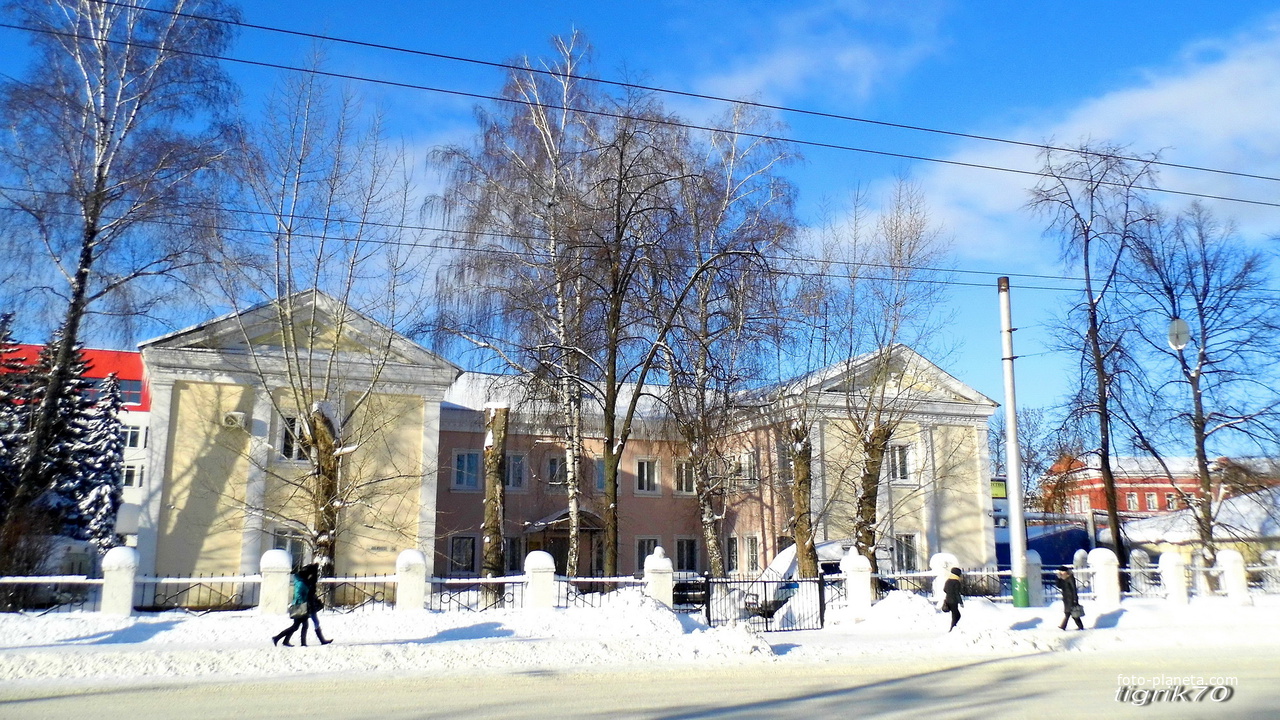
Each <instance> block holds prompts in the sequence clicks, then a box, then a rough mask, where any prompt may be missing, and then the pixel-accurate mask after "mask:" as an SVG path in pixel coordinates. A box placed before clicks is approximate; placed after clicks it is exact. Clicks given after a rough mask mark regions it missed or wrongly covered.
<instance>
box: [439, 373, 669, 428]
mask: <svg viewBox="0 0 1280 720" xmlns="http://www.w3.org/2000/svg"><path fill="white" fill-rule="evenodd" d="M528 389H529V386H528V381H527V380H526V379H525V377H523V376H520V375H497V374H492V373H479V372H464V373H462V374H461V375H459V376H458V378H457V379H456V380H455V381H454V382H453V385H451V386H449V389H448V391H446V392H445V394H444V403H445V405H446V407H452V408H455V409H466V410H476V411H479V410H482V409H484V406H485V405H486V404H489V403H494V402H500V403H505V404H507V406H508V407H510V408H512V409H513V410H516V409H519V408H524V409H533V410H534V411H535V413H536V412H538V411H545V412H554V411H556V408H554V407H552V406H550V404H549V403H548V402H547V401H546V400H539V399H534V398H531V397H530V394H529V392H528ZM635 389H636V386H635V384H633V383H624V384H623V385H622V386H621V387H620V388H619V393H618V409H619V412H622V411H623V410H624V409H625V408H626V407H627V404H628V403H630V402H631V396H632V394H633V393H634V392H635ZM664 389H665V386H663V385H654V384H652V383H648V384H646V385H645V394H644V396H643V397H641V398H640V402H639V403H638V404H637V407H636V412H637V414H638V415H639V416H640V417H642V418H645V417H649V418H655V417H663V416H665V415H667V409H666V406H665V405H664V404H663V403H662V401H661V400H660V399H659V398H657V397H655V395H657V394H660V393H661V392H662V391H663V390H664ZM583 409H584V410H585V411H586V412H587V414H599V413H600V411H601V405H600V402H599V401H597V400H593V399H591V398H589V397H588V398H586V401H585V402H584V403H583Z"/></svg>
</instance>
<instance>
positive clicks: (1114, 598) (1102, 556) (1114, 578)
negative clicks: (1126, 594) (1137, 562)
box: [1089, 548, 1120, 608]
mask: <svg viewBox="0 0 1280 720" xmlns="http://www.w3.org/2000/svg"><path fill="white" fill-rule="evenodd" d="M1089 571H1090V572H1091V573H1092V574H1093V599H1094V602H1096V603H1097V604H1098V605H1100V606H1102V607H1104V608H1113V607H1119V605H1120V561H1119V560H1117V559H1116V554H1115V553H1113V552H1111V551H1110V550H1109V549H1107V548H1094V549H1092V550H1090V551H1089Z"/></svg>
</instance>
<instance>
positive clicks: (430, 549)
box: [417, 395, 441, 576]
mask: <svg viewBox="0 0 1280 720" xmlns="http://www.w3.org/2000/svg"><path fill="white" fill-rule="evenodd" d="M440 471H441V468H440V398H439V397H435V396H427V395H424V396H423V397H422V485H421V487H420V488H419V490H418V537H417V542H418V550H420V551H422V554H423V556H424V557H425V558H426V563H427V564H426V566H425V567H426V573H427V575H428V576H434V575H435V556H436V500H437V498H438V495H437V493H438V491H439V485H440Z"/></svg>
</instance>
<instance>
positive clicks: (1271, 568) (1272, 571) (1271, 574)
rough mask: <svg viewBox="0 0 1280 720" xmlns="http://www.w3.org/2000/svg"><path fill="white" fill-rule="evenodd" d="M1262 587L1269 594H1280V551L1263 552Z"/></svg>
mask: <svg viewBox="0 0 1280 720" xmlns="http://www.w3.org/2000/svg"><path fill="white" fill-rule="evenodd" d="M1262 587H1263V588H1264V589H1265V590H1266V591H1267V592H1268V593H1280V550H1263V551H1262Z"/></svg>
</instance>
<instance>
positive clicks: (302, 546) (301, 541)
mask: <svg viewBox="0 0 1280 720" xmlns="http://www.w3.org/2000/svg"><path fill="white" fill-rule="evenodd" d="M271 547H272V548H273V549H275V550H284V551H285V552H287V553H289V558H290V560H291V561H292V563H293V567H295V568H300V567H302V566H303V565H306V564H307V563H308V562H310V561H311V549H310V547H311V546H310V543H308V542H307V539H306V537H305V536H304V535H303V534H302V532H301V531H299V530H293V529H291V528H283V527H276V528H275V529H273V530H272V531H271ZM295 551H296V552H295Z"/></svg>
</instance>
